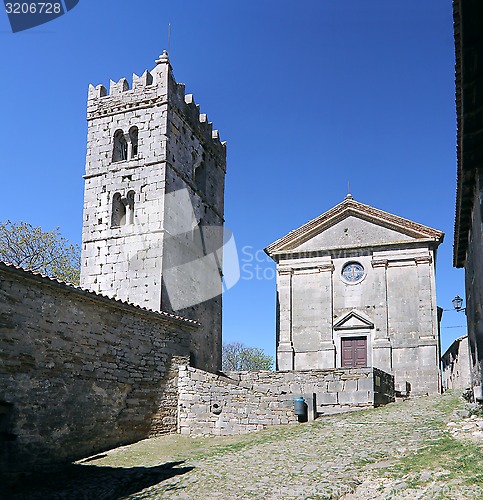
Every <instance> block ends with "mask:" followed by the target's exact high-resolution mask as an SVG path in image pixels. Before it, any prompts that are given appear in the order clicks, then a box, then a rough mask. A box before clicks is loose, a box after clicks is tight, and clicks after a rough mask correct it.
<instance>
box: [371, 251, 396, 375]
mask: <svg viewBox="0 0 483 500" xmlns="http://www.w3.org/2000/svg"><path fill="white" fill-rule="evenodd" d="M387 262H388V261H387V259H380V258H377V257H376V258H374V259H373V260H372V267H373V269H374V275H375V277H374V282H375V283H376V284H377V286H378V287H379V295H380V297H381V306H380V308H379V310H378V315H377V318H376V322H375V327H376V328H375V332H374V340H373V344H372V349H373V351H372V363H373V366H374V367H376V368H379V369H381V370H384V371H386V372H389V373H390V372H392V349H391V341H390V339H389V325H388V311H387Z"/></svg>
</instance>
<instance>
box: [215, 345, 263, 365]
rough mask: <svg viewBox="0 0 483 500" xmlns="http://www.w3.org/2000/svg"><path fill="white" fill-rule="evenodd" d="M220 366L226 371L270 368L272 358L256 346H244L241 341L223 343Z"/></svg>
mask: <svg viewBox="0 0 483 500" xmlns="http://www.w3.org/2000/svg"><path fill="white" fill-rule="evenodd" d="M222 367H223V370H228V371H242V370H271V369H272V368H273V358H272V356H268V355H267V354H265V353H264V352H263V350H262V349H259V348H257V347H246V346H245V345H243V344H242V343H241V342H229V343H224V344H223V349H222Z"/></svg>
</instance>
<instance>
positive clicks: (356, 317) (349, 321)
mask: <svg viewBox="0 0 483 500" xmlns="http://www.w3.org/2000/svg"><path fill="white" fill-rule="evenodd" d="M368 328H369V329H372V328H374V323H373V322H372V321H371V320H370V319H369V318H367V317H365V316H364V315H362V314H361V313H359V312H357V311H351V312H349V313H347V314H345V315H344V316H342V318H339V320H337V322H336V323H335V324H334V330H359V329H365V330H367V329H368Z"/></svg>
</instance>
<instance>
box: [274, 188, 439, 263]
mask: <svg viewBox="0 0 483 500" xmlns="http://www.w3.org/2000/svg"><path fill="white" fill-rule="evenodd" d="M350 215H353V216H356V217H359V218H361V219H364V220H367V221H370V222H376V223H378V224H380V225H382V226H384V227H387V228H390V229H394V230H396V231H399V232H400V233H404V234H406V235H408V236H412V237H413V238H416V239H418V238H430V239H434V240H435V241H438V242H441V241H443V237H444V233H442V232H441V231H438V230H437V229H432V228H430V227H428V226H423V225H422V224H418V223H417V222H413V221H410V220H409V219H404V218H402V217H399V216H397V215H393V214H390V213H388V212H384V211H383V210H379V209H378V208H374V207H371V206H370V205H365V204H364V203H360V202H358V201H355V200H354V199H353V198H352V197H351V196H350V195H348V196H347V197H346V198H345V199H344V201H342V202H341V203H339V204H338V205H336V206H335V207H333V208H331V209H330V210H328V211H327V212H324V213H323V214H322V215H319V216H318V217H316V218H315V219H312V220H310V221H308V222H307V223H306V224H304V225H303V226H300V227H299V228H298V229H295V230H293V231H291V232H290V233H289V234H287V235H286V236H284V237H283V238H280V239H279V240H277V241H275V242H274V243H272V244H271V245H269V246H268V247H267V248H266V249H265V252H266V253H267V254H268V255H270V254H272V253H274V252H280V251H284V250H291V249H293V248H295V247H296V246H298V245H300V244H301V243H303V242H305V241H307V240H308V239H310V238H312V237H313V236H315V235H316V234H319V233H320V232H322V231H324V230H325V229H327V228H328V227H330V226H332V225H334V224H336V223H337V222H339V221H341V220H343V219H345V218H346V217H348V216H350Z"/></svg>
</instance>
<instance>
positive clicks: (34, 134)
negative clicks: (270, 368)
mask: <svg viewBox="0 0 483 500" xmlns="http://www.w3.org/2000/svg"><path fill="white" fill-rule="evenodd" d="M168 23H171V26H172V28H171V47H170V58H171V63H172V66H173V69H174V74H175V77H176V79H177V81H178V82H183V83H185V84H186V91H187V93H193V94H194V97H195V101H196V102H197V103H199V104H200V106H201V111H202V112H204V113H207V114H208V118H209V120H210V121H212V122H213V125H214V128H217V129H219V131H220V135H221V138H222V140H226V141H227V147H228V173H227V179H226V181H227V185H226V212H225V215H226V223H227V226H228V227H229V228H230V229H231V230H232V231H233V233H234V235H235V238H236V242H237V246H238V249H239V252H240V257H241V265H242V272H241V280H240V282H239V283H238V284H237V285H236V286H235V287H233V288H232V289H230V290H229V291H228V292H227V293H226V294H225V295H224V339H225V340H227V341H231V340H239V341H242V342H244V343H246V344H247V345H253V346H257V347H261V348H263V349H265V350H266V351H267V352H268V353H271V354H274V351H275V280H274V279H273V275H274V273H273V265H272V264H271V263H270V262H268V261H267V258H265V257H264V256H263V254H262V253H261V252H257V251H258V250H260V249H263V248H264V247H266V246H267V245H268V244H270V243H271V242H273V241H274V240H276V239H278V238H279V237H281V236H283V235H285V234H286V233H287V232H289V231H290V230H292V229H294V228H296V227H298V226H300V225H302V224H303V223H305V222H306V221H307V220H309V219H311V218H313V217H316V216H317V215H319V214H320V213H322V212H324V211H326V210H328V209H329V208H331V207H332V206H334V205H336V204H337V203H339V202H340V201H341V200H342V199H343V198H344V196H345V195H346V193H347V182H348V181H350V183H351V191H352V194H353V196H354V198H355V199H356V200H358V201H361V202H363V203H367V204H370V205H373V206H375V207H377V208H380V209H382V210H385V211H388V212H391V213H394V214H397V215H400V216H402V217H405V218H409V219H412V220H415V221H417V222H420V223H422V224H425V225H428V226H431V227H434V228H436V229H440V230H442V231H444V232H445V233H446V237H445V242H444V243H443V245H442V246H441V247H440V251H439V254H438V263H437V286H438V289H437V296H438V304H439V305H440V306H441V307H443V308H444V309H451V307H452V306H451V299H452V298H453V297H454V296H455V295H456V294H459V295H461V296H464V286H463V283H464V276H463V271H462V270H457V269H454V268H453V267H452V247H453V241H452V240H453V221H454V204H455V202H454V199H455V172H456V157H455V150H456V146H455V144H456V139H455V137H456V117H455V105H454V47H453V32H452V29H453V26H452V13H451V2H450V1H449V0H447V1H444V0H406V1H387V0H369V1H366V2H361V1H360V0H337V1H334V0H301V1H299V2H293V1H285V0H263V1H260V0H259V1H253V0H246V1H244V2H234V1H227V0H225V1H215V0H205V1H203V2H201V1H199V0H196V1H195V0H188V1H186V0H183V1H181V0H178V1H161V0H149V1H148V0H137V1H127V0H116V1H115V2H112V1H108V0H80V2H79V4H78V5H77V6H76V7H75V8H74V9H73V10H71V11H70V12H69V13H67V14H66V15H64V16H62V17H60V18H58V19H56V20H54V21H52V22H50V23H48V24H44V25H42V26H39V27H37V28H33V29H31V30H28V31H24V32H20V33H16V34H12V33H11V30H10V26H9V24H8V19H7V16H6V14H5V12H1V13H0V43H1V45H2V50H1V53H0V64H1V68H2V73H3V77H2V79H1V80H0V96H1V99H2V118H3V119H2V120H1V121H0V138H1V139H0V140H1V145H2V148H1V156H0V158H1V159H0V162H1V165H2V169H1V174H2V188H3V189H2V194H3V196H2V199H3V203H2V204H1V205H0V219H2V220H4V219H7V218H9V219H11V220H15V221H18V220H25V221H29V222H31V223H32V224H35V225H40V226H42V227H43V228H45V229H50V228H54V227H56V226H60V228H61V231H62V233H63V234H64V235H65V236H66V237H67V238H69V239H70V240H71V241H73V242H80V238H81V223H82V197H83V179H82V175H83V173H84V162H85V143H86V130H87V127H86V121H85V115H86V99H87V87H88V85H89V83H93V84H94V85H97V84H99V83H102V84H104V85H106V86H108V84H109V79H113V80H118V79H119V78H121V77H126V78H128V80H129V81H130V80H131V74H132V73H133V72H134V73H137V74H141V73H142V72H143V71H144V70H145V69H152V68H153V67H154V65H155V63H154V61H155V59H156V58H157V56H158V55H159V54H160V53H161V52H162V50H163V49H164V48H166V46H167V41H166V40H167V25H168ZM253 257H255V258H254V260H252V261H251V260H250V259H251V258H253ZM257 258H258V259H259V260H260V262H257V261H256V259H257ZM256 265H258V266H259V268H258V269H257V268H256ZM257 277H258V279H257ZM464 324H465V317H464V315H463V314H456V313H455V312H452V311H447V312H445V314H444V316H443V325H442V326H443V328H442V343H443V348H446V347H447V346H448V345H449V344H450V343H451V341H452V340H453V339H454V338H456V337H458V336H460V335H462V334H464V333H465V327H464Z"/></svg>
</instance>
